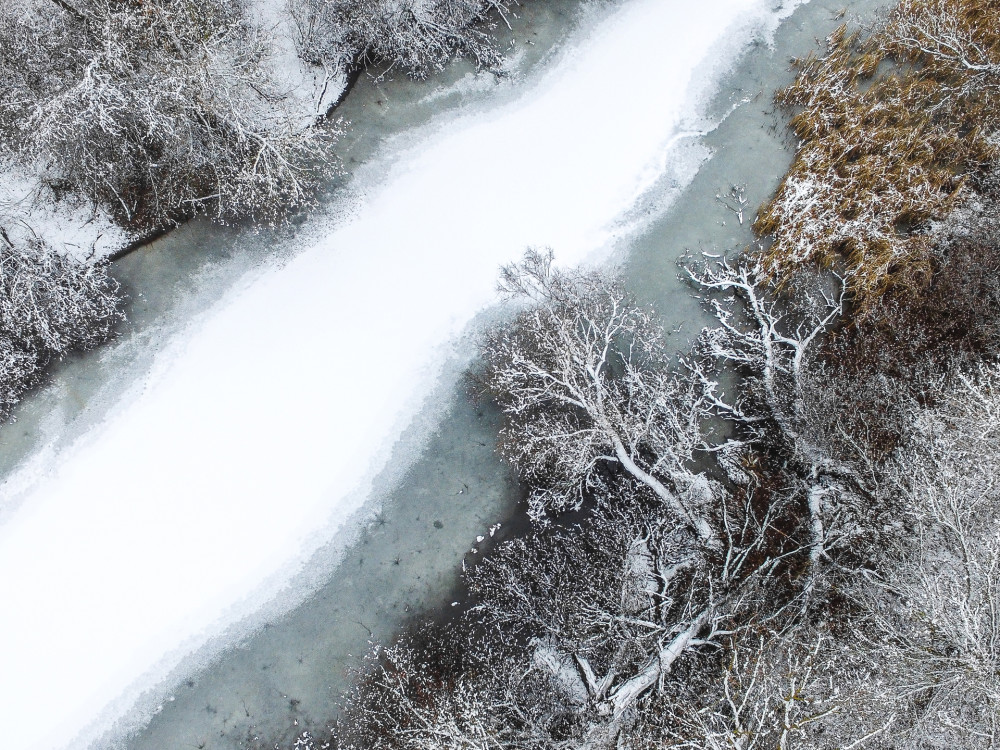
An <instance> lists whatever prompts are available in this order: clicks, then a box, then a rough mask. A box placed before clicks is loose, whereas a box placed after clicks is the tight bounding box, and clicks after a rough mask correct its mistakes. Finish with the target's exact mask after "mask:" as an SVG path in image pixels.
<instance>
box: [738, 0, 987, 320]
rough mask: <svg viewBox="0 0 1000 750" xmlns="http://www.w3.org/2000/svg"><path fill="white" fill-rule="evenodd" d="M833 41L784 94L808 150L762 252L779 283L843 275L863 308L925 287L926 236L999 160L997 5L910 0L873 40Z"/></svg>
mask: <svg viewBox="0 0 1000 750" xmlns="http://www.w3.org/2000/svg"><path fill="white" fill-rule="evenodd" d="M828 43H829V49H828V52H827V54H826V55H825V56H824V57H815V56H810V57H807V58H805V59H803V60H799V61H797V65H798V67H799V69H800V72H799V75H798V78H797V79H796V80H795V82H794V83H793V84H792V85H791V86H789V87H788V88H786V89H783V90H782V91H779V92H778V94H777V97H776V99H777V102H778V103H779V104H780V105H782V106H786V107H791V108H795V110H796V113H795V115H794V117H793V118H792V120H791V127H792V129H793V131H794V132H795V134H796V136H798V138H799V139H800V142H799V149H798V153H797V155H796V157H795V161H794V163H793V165H792V167H791V169H790V171H789V172H788V174H787V175H786V177H785V180H784V182H783V183H782V185H781V186H780V188H779V190H778V192H777V194H776V195H775V197H774V198H773V199H772V201H771V202H770V203H769V204H767V205H766V206H765V207H764V208H763V209H762V210H761V213H760V215H759V217H758V219H757V221H756V223H755V227H754V228H755V230H756V231H757V232H758V234H760V235H762V236H770V237H772V238H773V243H772V244H771V245H770V246H769V247H767V248H765V249H764V250H762V251H761V253H762V260H763V262H764V266H765V267H766V268H767V270H768V272H769V273H771V274H772V275H773V277H774V278H775V279H776V280H777V281H779V282H784V281H787V280H788V278H789V277H790V276H791V275H792V274H793V273H794V272H795V270H796V269H797V268H798V267H799V266H800V265H801V264H803V263H818V264H819V265H822V266H825V267H844V266H846V270H847V273H848V276H849V278H850V283H851V286H852V290H853V291H854V292H855V296H856V301H857V304H858V305H859V307H861V308H862V309H864V308H867V307H869V306H870V305H872V304H873V303H874V301H875V300H876V299H877V298H878V297H879V295H881V294H882V293H883V292H885V291H886V290H888V289H889V288H891V287H901V288H904V289H905V288H911V289H912V288H918V287H920V286H922V285H924V284H926V283H927V282H928V281H929V279H930V275H931V273H932V270H933V269H932V261H931V240H930V238H929V237H928V235H927V234H926V232H925V231H924V230H925V229H926V228H927V226H928V224H929V222H931V221H933V220H936V219H942V218H944V217H945V216H946V215H947V214H948V212H949V211H950V210H951V209H952V207H953V205H954V203H955V200H956V197H957V196H959V195H960V194H962V193H963V192H964V188H965V186H966V183H967V179H968V178H969V177H970V176H973V175H977V174H981V173H982V172H983V171H984V170H985V169H986V168H987V167H988V166H989V165H990V164H992V163H995V162H996V160H997V157H998V156H1000V152H998V144H997V143H996V141H995V140H994V139H993V138H992V137H991V135H992V134H993V133H995V132H996V130H997V129H998V127H1000V106H998V101H997V94H996V92H995V90H994V88H995V87H994V86H993V85H992V84H994V83H995V81H994V80H993V79H994V77H995V76H997V75H1000V5H998V4H997V3H995V2H986V1H984V0H904V2H903V3H902V4H901V5H900V6H898V8H897V9H896V10H895V11H893V13H892V14H891V15H890V16H889V18H888V19H886V21H885V22H884V23H883V24H882V25H881V26H880V27H879V28H878V29H877V30H876V31H874V32H873V33H872V34H871V35H870V36H869V37H868V38H867V39H861V38H860V37H859V36H858V35H856V34H855V35H849V34H848V33H847V31H846V28H845V27H841V28H840V29H839V30H838V31H837V32H835V33H834V34H833V35H832V36H831V37H830V38H829V40H828Z"/></svg>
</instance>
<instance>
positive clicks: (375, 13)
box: [291, 0, 512, 78]
mask: <svg viewBox="0 0 1000 750" xmlns="http://www.w3.org/2000/svg"><path fill="white" fill-rule="evenodd" d="M511 4H512V3H509V2H507V1H506V0H429V1H427V0H292V4H291V8H292V12H293V13H294V14H295V16H296V18H297V19H298V23H299V27H300V29H302V37H301V41H300V49H301V53H302V55H303V57H304V58H305V59H307V60H310V61H314V62H315V63H317V64H327V65H338V64H339V65H342V64H343V60H344V59H345V57H348V58H349V59H350V60H351V62H352V63H353V64H361V65H364V66H373V67H381V68H382V69H383V70H382V71H381V72H380V75H387V74H391V73H392V72H393V71H400V72H403V73H405V74H407V75H411V76H414V77H416V78H423V77H425V76H427V74H428V73H429V72H430V71H432V70H440V69H441V68H443V66H444V65H445V64H446V63H447V62H448V61H449V60H450V59H451V58H452V57H454V56H455V55H461V56H464V57H467V58H469V59H471V60H473V61H474V62H475V63H476V64H477V66H479V67H480V68H487V69H489V68H493V69H496V68H498V67H499V65H500V63H501V62H502V59H503V56H502V53H501V50H500V49H499V48H498V46H497V44H496V39H495V37H494V36H493V35H492V34H491V33H490V32H491V29H492V28H494V27H495V26H496V24H497V22H498V19H502V20H503V21H505V22H506V14H507V13H508V12H509V8H510V5H511Z"/></svg>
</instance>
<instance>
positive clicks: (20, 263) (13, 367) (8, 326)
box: [0, 227, 121, 413]
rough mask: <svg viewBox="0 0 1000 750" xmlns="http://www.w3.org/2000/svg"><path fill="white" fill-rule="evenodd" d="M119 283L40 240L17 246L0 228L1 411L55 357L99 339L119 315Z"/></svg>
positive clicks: (108, 335)
mask: <svg viewBox="0 0 1000 750" xmlns="http://www.w3.org/2000/svg"><path fill="white" fill-rule="evenodd" d="M118 304H119V293H118V285H117V284H116V283H115V282H114V280H112V279H111V278H110V277H109V276H108V274H107V271H106V269H105V268H104V267H103V266H98V265H92V264H86V263H80V262H78V261H75V260H72V259H71V258H68V257H66V256H64V255H62V254H60V253H57V252H55V251H54V250H53V249H52V248H51V247H48V246H47V245H45V244H43V243H42V242H40V241H35V242H32V243H28V244H26V245H25V246H16V245H15V244H14V243H13V242H11V241H10V239H9V238H8V235H7V233H6V231H4V229H3V228H2V227H0V413H3V412H5V411H7V410H8V409H9V408H10V407H11V406H12V405H13V404H15V403H17V401H18V400H19V399H20V396H21V394H22V393H23V392H24V390H25V389H26V388H28V387H29V386H31V385H32V384H34V383H35V382H36V381H37V379H38V377H39V375H40V371H41V368H42V367H43V366H44V365H45V363H46V362H47V361H48V360H49V359H51V358H52V357H54V356H62V355H64V354H66V353H67V352H69V351H72V350H74V349H87V348H90V347H92V346H95V345H97V344H99V343H102V342H103V341H105V340H106V339H107V338H109V337H110V336H111V334H112V333H113V329H114V325H115V323H117V322H118V321H119V320H120V319H121V314H120V313H119V309H118Z"/></svg>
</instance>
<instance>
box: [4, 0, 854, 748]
mask: <svg viewBox="0 0 1000 750" xmlns="http://www.w3.org/2000/svg"><path fill="white" fill-rule="evenodd" d="M539 6H540V7H539V8H533V7H532V6H528V7H526V8H524V9H523V10H522V18H521V20H520V21H519V24H520V25H515V28H514V29H513V30H512V33H511V35H510V41H511V42H513V46H512V50H511V60H512V62H511V69H510V75H509V76H508V77H507V78H505V79H496V78H494V77H492V76H489V75H474V74H473V73H472V71H470V70H468V68H467V67H463V66H462V65H461V64H457V65H455V66H453V67H452V68H450V69H449V70H448V71H446V73H445V74H444V75H442V76H439V77H438V78H435V79H433V80H430V81H427V82H421V83H419V84H417V83H413V82H408V81H393V82H390V83H382V84H380V85H375V84H374V83H373V82H371V81H368V80H363V81H362V82H361V83H360V84H359V85H358V86H357V87H356V88H355V90H354V91H353V92H352V93H351V95H350V96H349V97H348V99H347V100H346V101H345V103H344V105H343V106H342V107H341V108H340V109H339V110H338V113H337V114H338V115H339V116H342V117H345V118H347V119H348V120H350V121H351V122H352V123H353V124H352V126H351V128H350V129H349V130H348V135H347V136H346V137H345V139H344V141H343V144H342V145H343V149H342V151H341V153H343V154H344V155H345V175H344V177H343V178H342V179H341V180H339V181H338V182H337V184H335V185H332V186H331V188H330V192H329V195H328V196H327V198H326V200H327V203H326V205H325V206H324V207H323V208H322V209H320V210H318V211H316V212H313V213H312V214H310V215H309V216H307V217H304V218H303V220H302V221H301V222H299V223H297V224H295V225H294V226H293V227H292V228H287V229H284V230H279V231H273V232H257V233H254V232H250V231H240V230H238V229H236V228H229V229H225V228H220V227H217V226H213V225H210V224H207V223H202V222H193V223H191V224H189V225H187V226H185V227H183V228H182V229H180V230H178V231H177V232H174V233H172V234H171V235H169V236H168V237H166V238H164V239H162V240H159V241H158V242H156V243H153V245H152V246H151V247H149V248H146V249H143V250H141V251H139V252H137V253H134V254H132V255H130V256H128V257H127V258H125V259H122V260H121V261H119V263H118V264H117V267H116V271H115V273H116V276H118V277H119V278H120V279H121V280H122V281H123V283H124V284H125V286H126V288H127V289H128V290H129V292H130V295H131V299H132V302H131V307H130V311H129V317H130V326H129V328H128V329H127V330H126V331H124V332H123V336H122V338H121V340H120V341H119V342H118V343H117V344H116V345H115V346H113V347H110V348H108V349H106V350H103V351H101V352H96V353H91V354H89V355H86V356H83V357H79V358H76V359H74V360H72V361H68V362H66V363H64V365H63V366H62V367H61V368H59V369H58V370H57V372H56V373H55V375H54V378H53V382H52V384H51V385H50V386H49V387H47V388H45V389H43V390H41V391H40V392H38V393H37V394H35V396H34V397H33V398H32V399H31V400H29V402H27V403H26V404H25V405H24V407H23V408H21V409H19V410H18V413H17V415H16V416H17V422H16V423H14V424H11V425H7V426H5V428H4V430H3V431H0V442H2V443H3V451H2V455H3V457H4V458H3V461H4V465H3V470H4V473H5V475H6V476H8V477H9V479H8V481H7V483H6V484H5V486H4V494H3V499H2V500H0V564H2V565H3V569H4V570H11V571H15V573H14V574H13V575H10V576H7V577H6V578H5V580H4V582H3V584H2V585H0V596H3V598H4V601H5V602H6V603H7V610H6V612H7V614H5V615H4V621H3V624H2V626H0V628H2V632H3V633H4V634H5V636H7V637H5V638H4V639H3V645H0V649H2V651H0V663H4V664H5V666H7V667H8V669H7V672H6V679H5V682H4V687H3V691H4V693H3V696H2V698H3V700H2V701H0V705H2V706H3V708H0V722H2V725H3V726H4V728H5V731H6V738H7V741H8V742H9V743H10V744H11V745H12V746H17V747H22V748H32V747H39V748H42V747H46V748H47V747H52V748H56V747H64V746H69V745H72V746H74V747H83V746H85V745H86V744H88V743H96V745H97V746H108V747H130V748H135V749H136V750H139V749H140V748H150V749H153V748H156V749H161V748H173V747H177V748H180V747H187V746H192V747H205V748H225V749H226V750H228V749H229V748H235V747H242V746H247V745H249V744H253V743H255V742H260V743H263V742H264V741H267V742H271V743H273V742H274V741H284V742H287V741H288V740H289V739H290V737H292V736H293V735H294V734H295V733H296V732H297V731H299V730H300V729H302V728H312V729H316V728H322V726H323V724H324V722H325V721H326V720H327V719H329V718H332V717H333V716H334V715H335V712H336V704H337V701H338V699H339V695H340V693H341V692H342V691H343V690H344V689H346V688H347V687H348V686H349V682H350V670H351V669H352V668H354V667H356V666H357V664H358V663H359V659H360V657H361V656H362V655H363V653H364V651H365V650H366V648H367V643H368V641H369V639H370V638H372V637H379V638H390V637H391V635H392V633H393V632H394V631H395V630H397V629H398V627H399V625H400V623H401V622H402V621H403V620H404V619H405V618H406V617H408V616H410V615H412V614H413V613H415V612H416V611H418V610H421V609H427V608H430V609H436V608H438V607H440V606H445V607H449V606H451V604H452V602H454V601H459V600H458V599H456V597H458V596H460V594H458V593H454V591H455V589H454V587H455V584H456V578H457V573H458V571H459V570H460V566H461V563H462V560H463V558H464V557H465V556H466V555H468V554H472V553H471V552H470V548H471V547H472V546H474V545H475V544H476V537H477V535H488V529H489V528H490V527H491V526H493V525H494V524H496V523H497V522H505V523H506V525H504V526H501V531H500V533H501V534H503V533H505V532H504V531H503V529H505V528H509V527H510V523H507V522H508V521H509V519H510V518H511V517H512V516H514V515H515V514H516V501H517V499H518V491H517V486H516V483H515V482H514V481H513V478H512V477H511V476H510V475H509V474H508V472H507V471H506V470H505V469H504V467H502V466H501V465H500V464H499V463H498V462H497V461H496V459H495V457H494V456H493V452H492V440H493V437H494V435H495V429H496V416H495V415H494V414H492V413H491V412H490V411H489V410H488V409H487V408H486V407H485V406H482V405H479V406H477V405H475V404H472V403H470V402H469V401H468V399H467V398H466V396H465V393H464V388H463V386H462V384H461V381H460V375H461V373H462V371H463V369H464V367H465V366H466V363H467V362H468V361H469V358H470V357H471V356H472V355H473V353H474V348H475V347H474V344H475V337H476V332H477V330H479V326H481V325H482V324H483V323H484V322H485V321H487V320H488V319H489V318H490V317H491V316H493V315H497V314H502V311H496V310H494V309H492V308H491V307H490V305H491V304H492V302H493V301H494V297H493V294H492V291H491V290H492V286H493V283H494V278H495V273H496V268H497V266H498V265H499V264H500V263H502V262H507V261H510V260H513V259H515V258H516V257H517V256H518V255H519V254H520V252H521V251H522V249H523V248H524V247H525V246H527V245H529V244H533V245H550V246H552V247H553V248H554V249H555V251H556V254H557V258H558V259H559V260H560V262H562V263H567V264H568V263H577V262H591V263H595V262H619V263H621V264H622V265H623V269H624V271H625V274H626V277H627V279H628V280H629V283H630V286H631V287H632V289H633V290H634V292H635V293H636V294H637V296H638V297H639V298H640V299H641V300H643V301H646V302H650V303H652V304H654V305H655V306H656V307H657V308H658V310H659V312H660V313H661V315H662V316H663V318H664V320H665V324H666V327H667V329H668V330H671V331H676V333H674V334H673V336H674V339H675V340H676V342H677V344H676V345H677V346H678V347H681V346H683V344H684V342H685V341H686V340H687V339H688V337H689V336H691V335H693V334H694V333H695V332H696V331H697V329H698V327H699V326H700V325H701V324H702V318H701V317H700V311H699V308H698V306H697V303H696V302H695V301H694V300H693V299H692V298H691V297H690V295H689V293H688V290H687V289H686V288H685V287H684V286H683V285H682V284H681V283H680V282H679V281H678V280H677V278H676V277H677V270H678V269H677V266H676V262H677V258H678V257H679V256H680V254H681V253H682V252H683V251H685V250H692V251H695V252H697V251H700V250H706V251H710V252H720V251H728V250H732V249H734V248H738V247H740V246H741V245H743V244H746V243H747V242H749V241H750V236H749V222H750V221H751V220H752V211H751V215H749V216H746V217H744V218H745V221H744V222H743V223H740V222H739V221H738V219H737V217H736V216H735V214H734V213H733V212H731V211H728V210H727V209H726V208H725V207H724V206H723V205H722V204H721V203H720V202H719V201H718V200H716V198H715V196H716V194H718V193H724V192H726V191H727V190H728V189H729V186H730V185H731V184H733V183H736V184H746V186H747V195H748V198H749V199H750V201H751V204H752V205H755V204H757V203H759V202H760V201H761V200H763V199H764V198H765V197H766V196H767V195H768V194H769V192H770V191H771V190H773V189H774V186H775V185H776V183H777V180H778V179H779V178H780V175H781V174H782V173H783V171H784V169H785V168H786V167H787V164H788V161H789V159H790V156H791V153H790V151H788V150H787V149H786V148H785V146H786V145H787V144H786V136H785V134H784V130H783V128H782V126H781V121H780V117H779V116H778V115H776V114H775V113H773V112H771V108H770V104H769V101H770V92H771V91H772V90H773V89H774V88H775V86H777V85H780V84H781V83H783V82H785V81H787V80H788V77H789V75H790V74H789V73H788V71H787V64H786V63H787V59H788V57H789V56H790V55H791V54H802V53H804V52H806V51H807V50H808V49H809V48H810V47H811V46H812V45H813V43H814V39H815V38H816V37H821V36H823V35H824V34H826V33H828V31H829V30H831V29H832V28H833V27H834V26H835V25H836V24H837V23H839V19H838V15H839V13H840V11H841V8H842V6H841V5H839V4H834V3H829V4H825V3H823V2H815V1H814V2H812V3H810V4H809V5H807V6H805V7H803V8H799V9H798V10H797V11H795V12H794V13H792V15H791V16H790V17H789V18H788V20H786V21H785V22H784V23H783V24H782V25H780V26H779V27H777V30H776V31H774V27H775V26H776V25H777V20H778V19H779V18H780V17H782V16H786V15H788V14H789V13H791V12H792V7H791V6H789V7H787V8H781V7H772V6H760V5H758V4H756V3H753V2H749V1H744V2H739V1H738V0H732V1H731V2H729V1H723V0H719V1H718V2H717V3H715V4H713V5H711V6H706V7H702V8H700V9H690V8H686V9H685V11H684V12H683V13H681V12H679V7H680V6H679V5H677V6H673V7H672V6H671V4H667V3H664V2H663V0H630V1H628V2H623V3H620V4H610V3H577V2H552V3H544V4H542V3H540V4H539ZM869 10H870V4H856V5H851V6H850V7H849V9H848V11H847V12H848V13H849V14H851V13H858V12H869ZM666 29H669V31H665V30H666ZM665 34H666V35H669V36H670V38H671V40H672V42H673V44H672V45H671V48H670V49H669V50H665V49H663V45H662V40H663V37H664V35H665ZM675 37H676V38H675ZM736 61H738V64H737V65H735V66H734V62H736ZM352 160H353V161H352ZM22 566H23V567H22ZM459 603H460V602H459ZM26 717H31V719H30V721H29V720H27V719H26ZM255 738H257V739H255Z"/></svg>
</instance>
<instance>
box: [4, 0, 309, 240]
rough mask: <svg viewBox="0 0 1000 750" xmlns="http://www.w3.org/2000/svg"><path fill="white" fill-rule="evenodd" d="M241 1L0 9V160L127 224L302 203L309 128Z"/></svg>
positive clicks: (74, 2) (104, 0)
mask: <svg viewBox="0 0 1000 750" xmlns="http://www.w3.org/2000/svg"><path fill="white" fill-rule="evenodd" d="M267 54H268V45H267V42H266V40H265V39H264V38H263V37H262V32H261V31H260V30H259V29H258V28H257V27H256V26H255V25H254V24H253V23H252V22H251V20H250V18H249V15H248V9H247V6H246V4H245V3H244V2H243V1H242V0H207V1H206V2H202V3H200V4H199V6H198V10H197V12H191V6H190V4H189V3H187V2H185V1H184V0H147V1H146V2H143V3H132V2H126V1H125V0H66V1H61V0H60V1H56V0H17V1H16V2H13V3H8V4H5V5H4V6H3V8H0V156H2V157H3V158H4V159H5V160H13V161H15V162H17V163H19V164H22V165H27V166H28V167H29V168H31V169H33V170H36V171H38V172H39V173H40V174H41V175H42V178H43V181H44V182H45V184H47V185H49V186H50V187H51V189H52V191H53V194H54V197H56V198H57V197H58V196H59V194H61V193H65V192H67V191H70V192H73V193H77V194H81V195H84V196H86V197H87V198H88V199H90V200H91V201H94V202H95V203H97V204H99V205H101V206H104V207H107V208H108V210H110V211H112V212H113V213H114V215H115V216H116V218H117V219H118V221H119V222H121V223H122V224H123V225H126V226H129V227H134V228H149V227H151V226H158V225H162V224H164V223H167V222H169V221H171V220H174V219H177V218H179V217H181V216H184V215H188V214H190V213H192V212H195V211H198V210H211V211H212V212H213V213H214V214H215V215H216V216H219V217H223V218H233V217H238V216H245V215H249V216H257V217H264V218H267V217H269V216H272V215H274V213H275V212H276V211H281V210H285V209H287V207H288V206H290V205H295V204H299V203H302V202H303V201H306V200H308V197H309V195H310V191H311V190H312V188H313V187H314V185H315V182H316V179H317V176H318V175H319V174H320V173H321V171H322V169H321V162H320V161H319V159H318V157H319V156H320V155H321V153H322V149H321V148H320V138H319V134H318V133H317V132H316V131H315V130H313V129H309V128H308V127H305V125H308V124H309V123H308V122H307V123H305V124H304V123H303V122H302V120H301V116H300V113H298V112H294V111H292V110H291V109H290V108H289V107H287V106H286V105H285V99H286V96H285V94H286V92H283V91H282V90H280V88H279V87H278V86H277V84H275V83H274V82H273V81H272V80H271V78H270V75H269V68H268V66H267V65H266V56H267Z"/></svg>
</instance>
